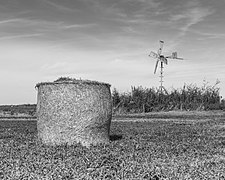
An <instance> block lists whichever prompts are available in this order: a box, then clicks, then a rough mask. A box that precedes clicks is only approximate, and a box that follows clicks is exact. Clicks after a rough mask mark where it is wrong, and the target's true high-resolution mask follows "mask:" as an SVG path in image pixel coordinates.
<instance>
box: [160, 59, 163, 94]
mask: <svg viewBox="0 0 225 180" xmlns="http://www.w3.org/2000/svg"><path fill="white" fill-rule="evenodd" d="M160 69H161V71H160V93H161V94H162V91H163V62H161V66H160Z"/></svg>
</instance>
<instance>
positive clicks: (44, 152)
mask: <svg viewBox="0 0 225 180" xmlns="http://www.w3.org/2000/svg"><path fill="white" fill-rule="evenodd" d="M178 120H179V119H177V122H176V123H174V121H173V120H172V121H170V120H167V121H160V120H158V121H150V122H129V121H126V122H122V121H121V122H118V121H116V122H114V121H112V125H111V133H110V134H111V142H110V144H107V145H97V146H91V147H90V148H89V149H88V148H86V147H83V146H81V145H80V144H77V145H72V146H67V145H64V146H56V147H52V146H46V145H44V144H42V143H39V142H38V141H37V129H36V122H35V121H30V122H25V121H23V122H20V121H18V122H16V121H14V122H9V121H4V122H3V121H0V137H1V139H0V142H1V143H0V158H1V161H0V178H1V179H7V178H8V179H13V178H15V179H26V178H27V179H28V178H31V179H32V178H33V179H125V180H126V179H127V180H128V179H140V180H143V179H148V180H150V179H181V180H182V179H196V180H198V179H212V180H214V179H224V178H225V156H224V154H225V139H224V138H225V137H224V131H225V129H224V125H225V117H224V116H223V117H220V118H216V119H214V118H211V120H206V121H204V119H196V120H195V122H194V123H188V122H189V120H188V119H184V120H183V119H181V120H182V121H181V122H180V123H178ZM199 120H200V121H199ZM184 121H186V123H184Z"/></svg>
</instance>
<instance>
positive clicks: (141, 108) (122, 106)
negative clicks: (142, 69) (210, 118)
mask: <svg viewBox="0 0 225 180" xmlns="http://www.w3.org/2000/svg"><path fill="white" fill-rule="evenodd" d="M218 84H219V82H216V83H215V85H209V84H208V83H204V84H203V85H202V87H198V86H196V85H194V84H190V85H184V86H183V87H182V88H180V89H172V90H171V91H167V90H166V89H165V88H164V89H163V90H162V91H161V90H160V89H158V88H143V87H142V86H139V87H131V92H127V93H119V92H118V91H117V90H116V89H115V88H114V89H113V91H112V99H113V111H114V113H146V112H152V111H171V110H185V111H190V110H220V109H225V101H224V99H223V100H222V97H221V96H220V94H219V90H220V89H219V88H218V87H217V85H218Z"/></svg>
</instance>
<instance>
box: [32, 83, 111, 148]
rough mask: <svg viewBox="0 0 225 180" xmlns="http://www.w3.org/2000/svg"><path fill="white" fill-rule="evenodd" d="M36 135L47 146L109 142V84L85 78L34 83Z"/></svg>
mask: <svg viewBox="0 0 225 180" xmlns="http://www.w3.org/2000/svg"><path fill="white" fill-rule="evenodd" d="M36 87H37V89H38V97H37V129H38V138H39V139H40V140H41V141H42V142H43V143H45V144H47V145H61V144H65V143H67V144H69V145H71V144H74V143H78V142H80V143H81V144H82V145H84V146H89V145H90V144H94V145H95V144H98V143H108V142H109V130H110V123H111V118H112V103H111V92H110V85H109V84H107V83H100V82H96V81H88V80H69V81H55V82H45V83H38V84H37V85H36Z"/></svg>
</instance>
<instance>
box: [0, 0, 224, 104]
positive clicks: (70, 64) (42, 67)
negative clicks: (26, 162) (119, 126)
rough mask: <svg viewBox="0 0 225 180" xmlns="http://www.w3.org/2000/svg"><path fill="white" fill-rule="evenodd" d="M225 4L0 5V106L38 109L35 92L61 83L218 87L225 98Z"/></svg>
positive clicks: (31, 1)
mask: <svg viewBox="0 0 225 180" xmlns="http://www.w3.org/2000/svg"><path fill="white" fill-rule="evenodd" d="M224 8H225V1H224V0H215V1H212V0H188V1H187V0H0V83H1V88H0V92H1V93H0V104H24V103H36V94H37V91H36V90H35V88H34V87H35V85H36V83H38V82H43V81H54V80H56V79H57V78H58V77H61V76H69V77H73V78H82V79H90V80H98V81H103V82H108V83H110V84H111V85H112V88H114V87H115V88H117V89H118V90H119V91H121V92H123V91H128V90H130V87H131V86H139V85H142V86H143V87H152V86H154V87H157V86H159V71H157V74H153V71H154V66H155V60H154V59H152V58H150V57H148V54H149V53H150V51H157V49H158V47H159V40H164V42H165V43H164V48H163V54H165V55H169V54H171V52H173V51H177V52H178V56H180V57H184V58H185V60H184V61H176V60H170V61H169V64H168V65H166V66H165V69H164V70H165V78H164V81H165V82H164V86H165V87H166V88H168V89H171V88H172V87H174V88H179V87H182V86H183V85H184V83H186V84H190V83H193V84H197V85H199V86H201V85H202V84H203V80H206V81H208V82H209V83H210V84H212V85H213V84H215V82H216V80H217V79H218V80H219V81H220V84H219V87H220V89H221V91H220V92H221V95H222V96H223V97H225V70H224V69H225V60H224V59H225V58H224V56H223V53H224V52H225V41H224V40H225V11H224Z"/></svg>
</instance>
